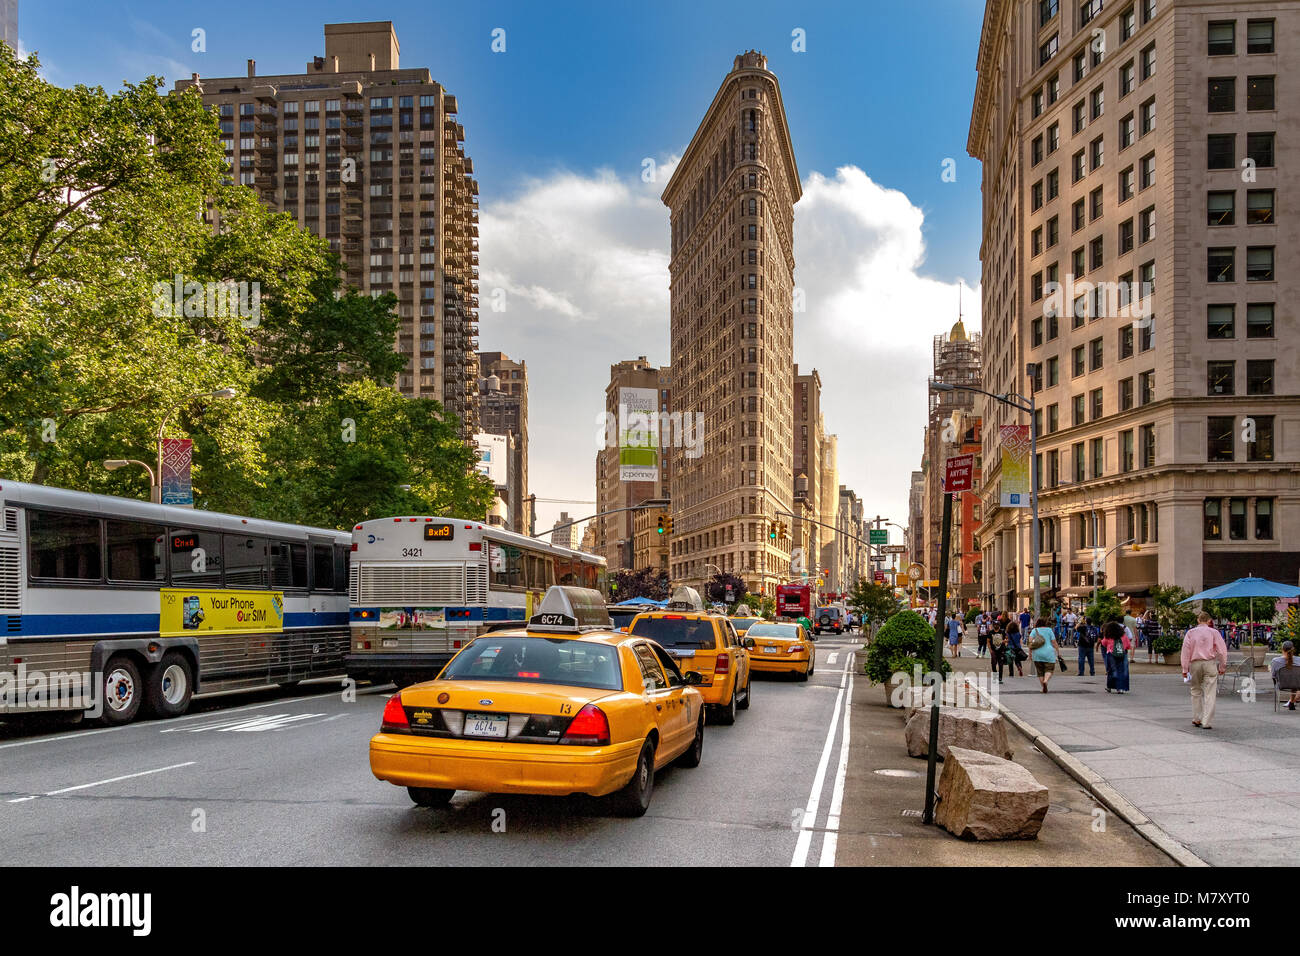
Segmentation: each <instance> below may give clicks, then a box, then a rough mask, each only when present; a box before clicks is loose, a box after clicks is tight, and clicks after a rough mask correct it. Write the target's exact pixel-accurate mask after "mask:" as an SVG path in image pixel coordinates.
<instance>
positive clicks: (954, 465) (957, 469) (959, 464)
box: [943, 455, 975, 493]
mask: <svg viewBox="0 0 1300 956" xmlns="http://www.w3.org/2000/svg"><path fill="white" fill-rule="evenodd" d="M974 474H975V456H974V455H954V456H953V457H952V458H949V459H948V465H947V467H946V468H945V469H944V477H943V490H944V491H945V492H951V493H956V492H958V491H970V490H971V487H972V485H971V479H972V478H973V476H974Z"/></svg>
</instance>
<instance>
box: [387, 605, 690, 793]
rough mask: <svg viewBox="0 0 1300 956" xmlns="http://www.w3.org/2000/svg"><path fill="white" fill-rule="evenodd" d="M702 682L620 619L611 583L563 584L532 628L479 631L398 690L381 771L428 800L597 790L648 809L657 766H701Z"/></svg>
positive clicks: (391, 706) (389, 713) (392, 702)
mask: <svg viewBox="0 0 1300 956" xmlns="http://www.w3.org/2000/svg"><path fill="white" fill-rule="evenodd" d="M698 680H699V678H698V677H692V676H690V675H685V676H684V675H683V674H682V673H681V671H680V670H679V669H678V667H677V665H676V664H675V663H674V662H673V659H672V658H671V657H670V656H669V655H668V654H666V653H665V652H664V649H663V648H661V647H659V646H657V645H656V644H655V643H654V642H653V641H650V640H646V639H645V638H644V637H642V636H637V635H632V636H629V635H627V634H623V633H619V632H617V631H613V630H611V629H610V622H609V614H608V612H607V611H606V610H605V605H604V603H603V599H602V598H601V595H600V592H598V591H591V590H586V589H583V588H574V587H559V586H557V587H553V588H551V589H550V590H549V591H548V592H547V594H546V596H545V598H544V599H543V600H542V603H541V606H540V607H539V608H538V613H537V614H535V615H534V616H533V617H532V619H531V620H530V621H529V623H528V626H527V627H526V628H525V629H522V630H508V631H495V632H492V633H489V634H484V635H482V636H480V637H478V638H476V639H475V640H474V641H472V642H471V643H470V644H468V645H467V646H466V647H464V648H463V649H462V650H461V651H460V652H459V653H458V654H457V655H456V656H455V657H453V658H452V659H451V661H450V662H449V663H448V664H447V666H446V667H445V668H443V671H442V673H441V674H439V675H438V678H437V679H436V680H433V681H429V682H427V683H423V684H415V685H413V686H411V687H408V688H406V689H405V690H402V691H399V692H398V693H396V694H394V695H393V696H392V697H391V698H389V700H388V704H387V706H386V707H385V708H384V716H383V721H382V724H381V727H380V732H379V733H378V734H376V735H375V736H374V737H372V738H371V740H370V770H371V772H372V773H373V774H374V775H375V776H376V777H377V778H379V779H380V780H387V781H388V782H389V783H392V784H395V785H397V786H400V787H406V788H407V792H408V793H409V794H410V797H411V799H412V800H413V801H414V802H415V803H416V804H418V805H419V806H424V807H438V806H445V805H446V804H447V803H449V802H450V801H451V799H452V797H453V796H454V795H455V792H456V791H457V790H476V791H482V792H486V793H533V794H555V795H564V794H572V793H585V794H590V795H592V796H596V797H603V796H609V797H610V802H611V804H612V808H613V809H615V810H616V811H617V812H620V813H622V814H625V815H628V816H641V815H642V814H644V813H645V812H646V809H647V808H648V807H649V806H650V798H651V795H652V794H653V793H654V778H655V772H656V771H658V770H661V769H663V768H664V767H666V766H667V765H668V764H670V763H672V762H673V761H677V762H678V763H679V764H680V765H681V766H684V767H695V766H698V765H699V762H700V757H701V754H702V753H703V747H704V701H703V699H702V697H701V696H700V692H699V691H698V690H696V689H695V687H694V686H693V684H694V683H695V682H697V681H698Z"/></svg>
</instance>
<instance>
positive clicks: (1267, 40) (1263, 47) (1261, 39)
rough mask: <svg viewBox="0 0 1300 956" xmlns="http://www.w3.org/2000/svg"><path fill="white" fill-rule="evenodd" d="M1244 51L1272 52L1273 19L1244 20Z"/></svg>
mask: <svg viewBox="0 0 1300 956" xmlns="http://www.w3.org/2000/svg"><path fill="white" fill-rule="evenodd" d="M1246 52H1247V53H1272V52H1273V21H1272V20H1247V21H1246Z"/></svg>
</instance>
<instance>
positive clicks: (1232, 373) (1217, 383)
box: [1206, 362, 1237, 395]
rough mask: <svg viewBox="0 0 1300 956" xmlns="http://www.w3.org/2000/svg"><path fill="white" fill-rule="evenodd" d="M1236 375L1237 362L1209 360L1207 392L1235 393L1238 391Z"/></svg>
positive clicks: (1213, 393) (1214, 393) (1207, 364)
mask: <svg viewBox="0 0 1300 956" xmlns="http://www.w3.org/2000/svg"><path fill="white" fill-rule="evenodd" d="M1236 375H1237V363H1236V362H1207V363H1206V376H1207V379H1206V381H1207V384H1206V394H1207V395H1235V394H1236V393H1237V385H1236Z"/></svg>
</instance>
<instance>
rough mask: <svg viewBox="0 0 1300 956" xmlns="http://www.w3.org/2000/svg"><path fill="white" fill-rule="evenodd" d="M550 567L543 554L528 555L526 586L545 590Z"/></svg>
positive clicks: (548, 579)
mask: <svg viewBox="0 0 1300 956" xmlns="http://www.w3.org/2000/svg"><path fill="white" fill-rule="evenodd" d="M550 569H551V562H550V561H548V560H547V559H546V556H545V555H543V554H529V555H528V587H530V588H533V589H535V590H545V589H546V588H548V587H550V584H551V582H550V575H549V574H547V572H548V571H550Z"/></svg>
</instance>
